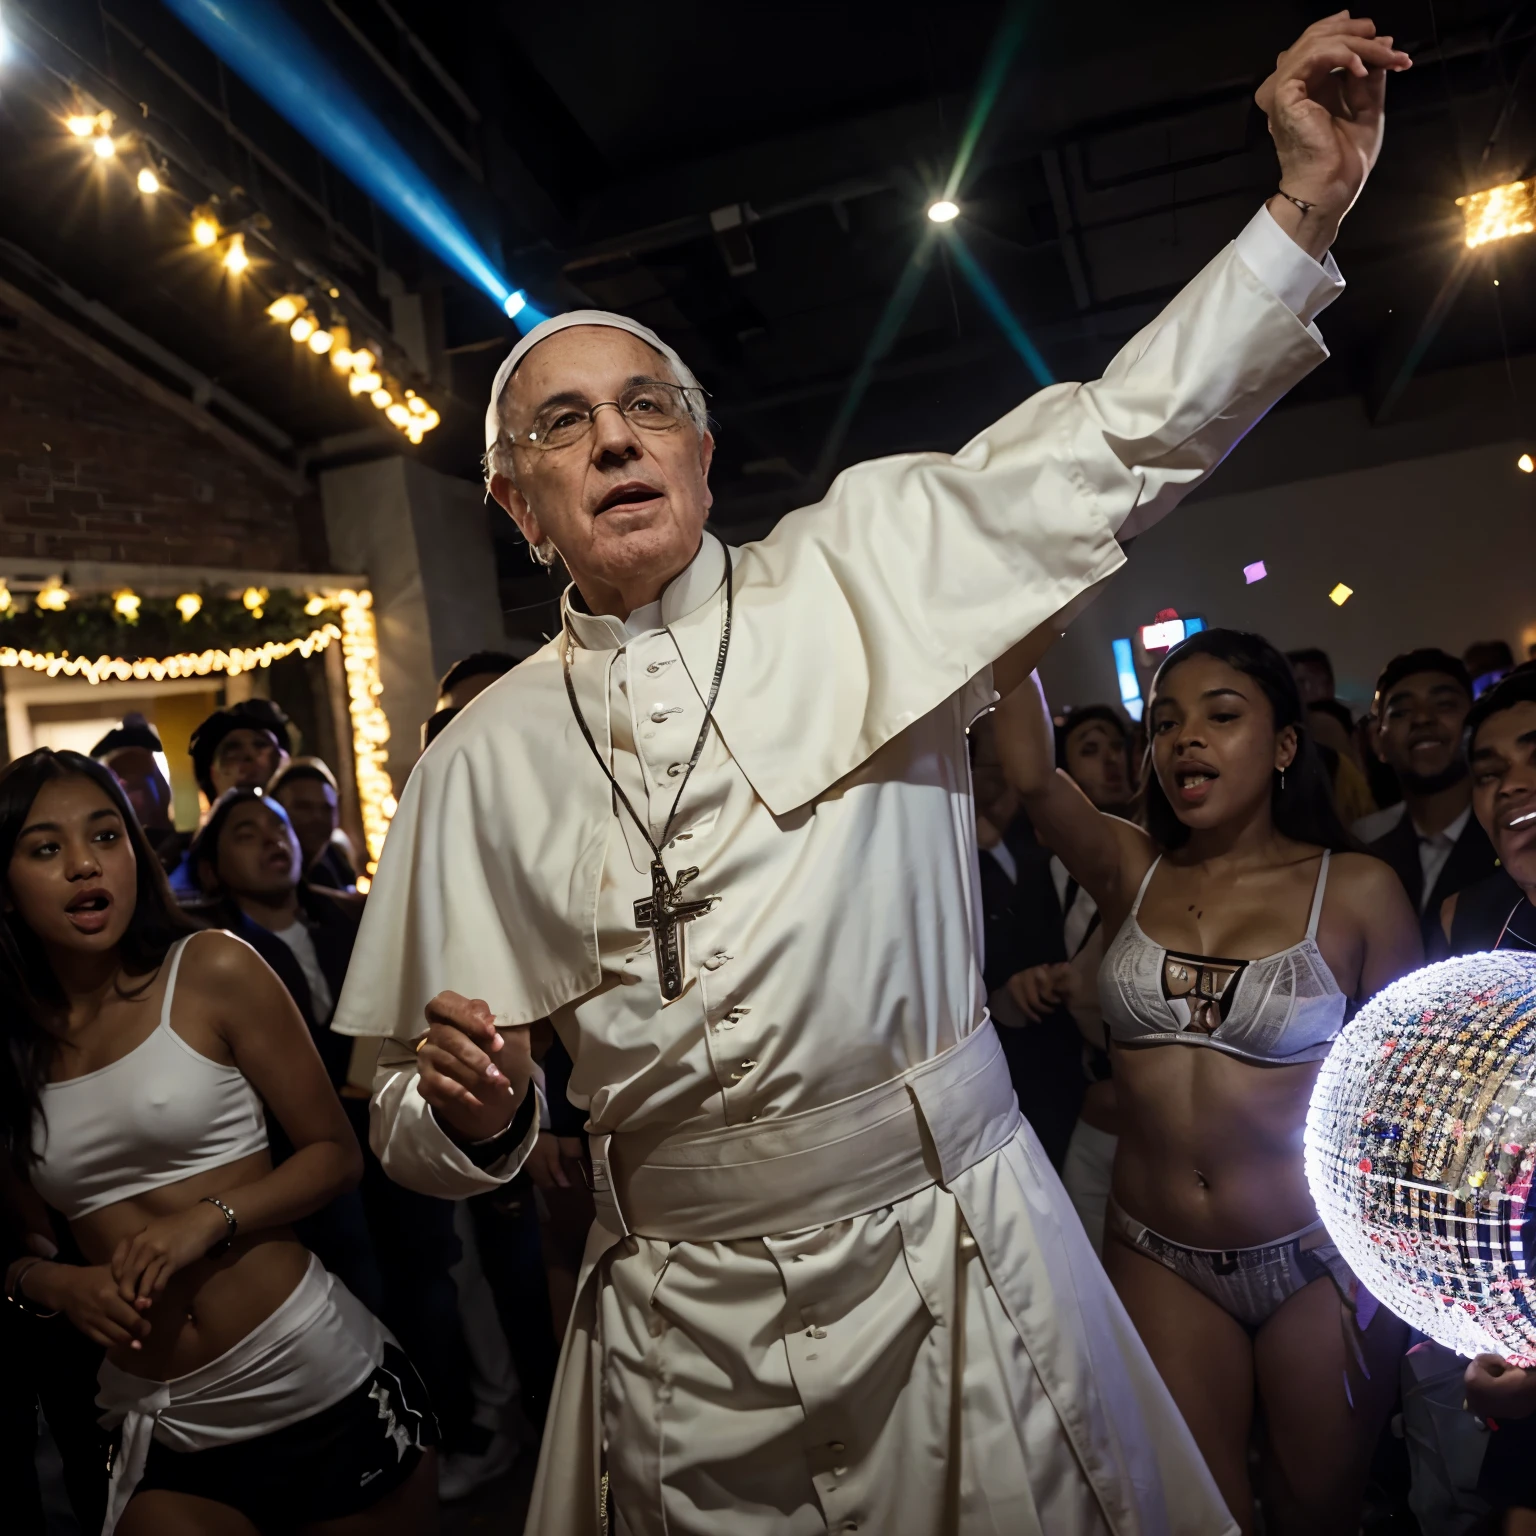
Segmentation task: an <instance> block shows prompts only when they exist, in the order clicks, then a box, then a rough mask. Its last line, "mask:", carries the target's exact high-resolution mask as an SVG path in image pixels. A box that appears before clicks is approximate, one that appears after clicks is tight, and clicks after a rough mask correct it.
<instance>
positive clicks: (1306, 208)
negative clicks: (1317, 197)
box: [1275, 187, 1317, 215]
mask: <svg viewBox="0 0 1536 1536" xmlns="http://www.w3.org/2000/svg"><path fill="white" fill-rule="evenodd" d="M1275 191H1276V192H1278V193H1279V194H1280V196H1281V197H1283V198H1284V199H1285V200H1286V202H1288V203H1292V204H1294V205H1295V206H1296V207H1297V208H1300V209H1301V211H1302V213H1303V214H1304V215H1305V214H1308V213H1311V212H1312V210H1313V209H1314V208H1316V207H1317V204H1316V203H1308V202H1303V201H1302V199H1301V198H1299V197H1292V196H1291V194H1290V193H1289V192H1287V191H1286V190H1285V188H1284V187H1276V188H1275Z"/></svg>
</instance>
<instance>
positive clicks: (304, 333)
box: [288, 311, 320, 346]
mask: <svg viewBox="0 0 1536 1536" xmlns="http://www.w3.org/2000/svg"><path fill="white" fill-rule="evenodd" d="M319 329H320V322H319V321H318V320H316V319H315V317H314V316H313V315H312V314H310V313H309V312H308V311H306V312H305V313H304V314H302V315H300V316H299V317H298V319H296V320H295V321H294V322H293V324H292V325H290V326H289V327H288V334H289V335H290V336H292V337H293V339H294V340H295V341H296V342H298V344H299V345H300V346H303V345H304V343H305V342H306V341H308V340H309V338H310V337H311V336H313V335H314V334H315V332H316V331H317V330H319Z"/></svg>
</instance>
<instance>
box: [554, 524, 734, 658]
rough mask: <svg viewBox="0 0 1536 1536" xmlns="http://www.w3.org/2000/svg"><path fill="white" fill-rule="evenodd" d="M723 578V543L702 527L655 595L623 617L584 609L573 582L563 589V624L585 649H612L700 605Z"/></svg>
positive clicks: (717, 589) (664, 624) (667, 625)
mask: <svg viewBox="0 0 1536 1536" xmlns="http://www.w3.org/2000/svg"><path fill="white" fill-rule="evenodd" d="M724 580H725V546H724V545H723V544H722V543H721V542H720V540H719V539H717V538H716V537H715V536H714V534H712V533H710V532H708V531H707V530H706V532H705V534H704V537H703V539H702V540H701V542H700V544H699V552H698V553H697V554H696V555H695V556H694V557H693V559H692V560H690V561H689V562H688V564H687V565H686V566H684V567H683V569H682V570H680V571H679V572H678V573H677V575H676V576H674V577H673V578H672V580H671V581H669V582H668V583H667V585H666V586H665V587H664V588H663V589H662V593H661V596H660V598H659V599H657V601H656V602H654V603H647V604H645V606H644V607H643V608H636V609H635V611H634V612H633V613H632V614H630V616H629V617H628V618H627V619H619V618H615V617H614V616H613V615H612V614H609V613H588V612H587V611H586V607H585V605H584V604H583V603H582V600H581V594H580V593H579V592H578V591H577V590H576V587H575V584H574V583H572V585H571V586H569V587H567V588H566V589H565V601H564V612H565V624H566V628H567V629H568V630H569V631H570V634H571V638H572V639H574V640H575V642H576V644H577V645H579V646H580V647H581V648H582V649H583V650H586V651H616V650H618V649H619V648H620V647H621V646H624V645H627V644H628V643H629V642H630V641H631V640H635V639H638V638H639V637H640V636H641V635H645V634H649V633H650V632H651V631H652V630H657V629H668V628H670V627H671V626H672V625H673V624H675V623H677V621H678V620H679V619H683V618H686V617H687V616H688V615H689V614H690V613H693V612H694V611H696V610H697V609H699V608H702V607H703V606H704V604H705V603H707V602H708V601H709V600H710V598H712V597H713V596H714V595H715V593H717V592H718V591H719V590H720V583H721V582H722V581H724Z"/></svg>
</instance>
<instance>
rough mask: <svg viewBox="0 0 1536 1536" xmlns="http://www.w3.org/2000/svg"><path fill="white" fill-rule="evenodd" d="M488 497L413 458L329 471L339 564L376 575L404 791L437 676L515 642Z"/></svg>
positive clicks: (398, 780)
mask: <svg viewBox="0 0 1536 1536" xmlns="http://www.w3.org/2000/svg"><path fill="white" fill-rule="evenodd" d="M483 495H484V493H483V491H482V490H481V488H480V486H479V485H478V484H476V483H475V482H473V481H469V480H457V479H454V478H453V477H452V476H449V475H442V474H438V473H437V472H436V471H435V470H431V469H427V468H426V467H425V466H424V465H421V464H418V463H417V462H416V461H415V460H414V459H409V458H405V457H396V458H389V459H377V460H375V461H374V462H373V463H370V464H354V465H350V466H348V467H347V468H345V469H328V470H326V471H325V472H324V473H323V474H322V475H321V476H320V500H321V505H322V507H323V508H324V512H325V528H326V535H327V537H328V539H329V541H330V550H331V564H332V566H333V568H335V569H338V570H343V571H365V572H367V574H368V578H369V581H370V582H371V583H372V587H373V612H374V620H375V622H376V623H377V625H378V630H379V671H380V676H381V678H382V680H383V683H384V695H383V699H382V703H383V706H384V713H385V714H386V715H387V716H388V717H389V729H390V741H389V774H390V778H391V779H392V780H393V782H394V787H395V793H396V794H397V795H398V794H399V793H400V790H401V789H402V787H403V786H404V784H405V780H406V776H407V775H408V774H409V773H410V771H411V767H412V765H413V764H414V763H415V761H416V758H417V756H418V754H419V752H420V748H421V723H422V721H423V720H425V719H426V718H427V716H428V715H430V714H431V713H432V711H433V709H434V707H435V706H436V704H437V680H438V678H439V677H441V676H442V674H443V673H444V672H446V671H447V670H448V668H449V667H450V666H451V665H452V664H453V663H454V662H455V661H457V660H458V659H459V658H460V657H461V656H465V655H467V654H468V653H469V652H470V651H479V650H505V649H506V645H507V638H506V630H505V628H504V626H503V624H502V617H501V602H500V597H499V594H498V590H497V586H496V551H495V549H494V548H493V546H492V541H491V532H490V524H489V520H488V518H487V516H486V511H485V506H484V502H483Z"/></svg>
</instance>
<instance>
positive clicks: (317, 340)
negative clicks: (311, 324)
mask: <svg viewBox="0 0 1536 1536" xmlns="http://www.w3.org/2000/svg"><path fill="white" fill-rule="evenodd" d="M335 340H336V338H335V336H334V335H332V334H331V332H330V331H328V330H326V329H325V327H324V326H316V328H315V329H314V330H312V331H311V332H310V333H309V350H310V351H311V352H313V353H314V354H315V355H316V356H317V357H323V356H324V355H325V354H326V353H327V352H329V351H330V350H331V343H332V342H334V341H335Z"/></svg>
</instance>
